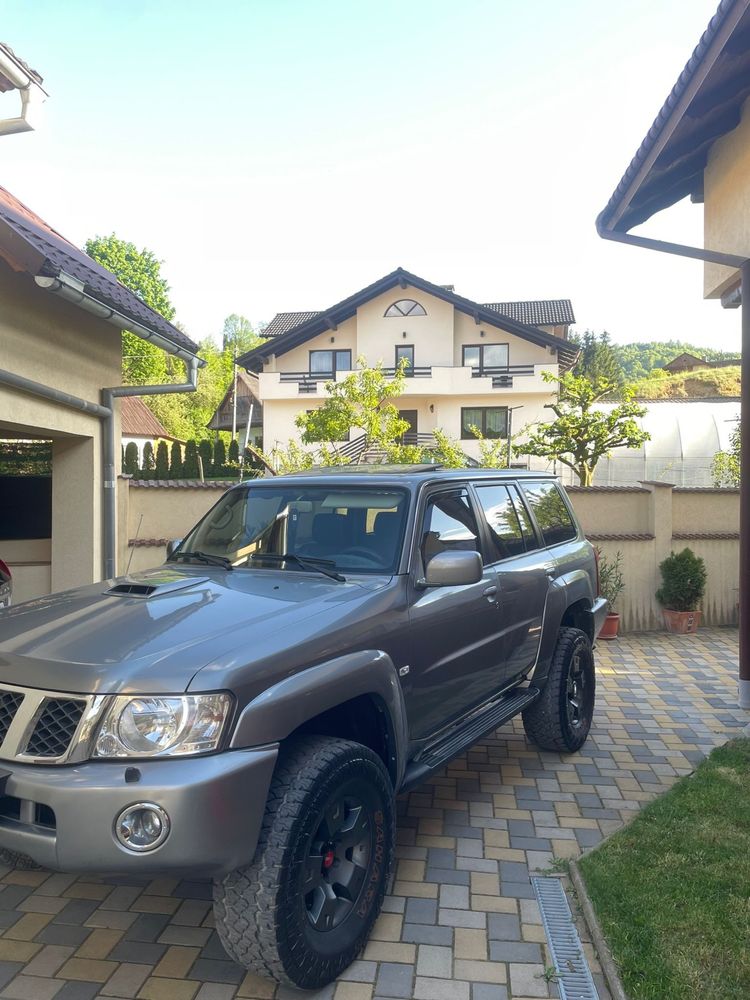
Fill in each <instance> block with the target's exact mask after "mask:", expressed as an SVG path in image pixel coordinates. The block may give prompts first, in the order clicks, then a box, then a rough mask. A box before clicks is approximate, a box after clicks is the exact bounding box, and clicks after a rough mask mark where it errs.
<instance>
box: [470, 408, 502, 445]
mask: <svg viewBox="0 0 750 1000" xmlns="http://www.w3.org/2000/svg"><path fill="white" fill-rule="evenodd" d="M472 427H477V428H479V430H480V431H481V432H482V437H486V438H506V437H507V436H508V407H507V406H462V407H461V439H462V440H463V441H472V440H474V434H473V433H472V431H471V428H472Z"/></svg>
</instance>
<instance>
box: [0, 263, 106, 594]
mask: <svg viewBox="0 0 750 1000" xmlns="http://www.w3.org/2000/svg"><path fill="white" fill-rule="evenodd" d="M0 302H1V303H2V309H1V310H0V368H5V369H8V370H9V371H11V372H14V373H15V374H18V375H22V376H24V377H26V378H29V379H33V380H34V381H35V382H41V383H42V384H44V385H47V386H51V387H53V388H57V389H62V390H64V391H65V392H68V393H71V394H72V395H75V396H79V397H81V398H83V399H86V400H88V401H90V402H92V403H98V402H100V399H99V392H100V389H101V388H102V387H104V386H111V385H118V384H119V382H120V381H121V377H120V350H121V349H120V333H119V331H118V330H116V329H115V328H114V327H113V326H111V325H109V324H108V323H105V322H103V321H102V320H99V319H97V318H96V317H94V316H91V315H89V314H88V313H85V312H83V311H82V310H80V309H78V308H76V307H75V306H73V305H71V304H70V303H68V302H65V301H64V300H63V299H60V298H59V297H57V296H54V295H52V294H51V293H50V292H46V291H43V290H42V289H39V288H37V286H36V285H35V284H34V282H33V279H32V278H30V277H29V276H28V275H26V274H16V273H14V272H13V271H11V270H10V268H9V267H8V265H7V264H5V263H4V262H3V261H0ZM101 432H102V426H101V422H100V420H99V419H98V418H97V417H95V416H90V415H88V414H85V413H81V412H79V411H77V410H72V409H69V408H68V407H66V406H61V405H58V404H56V403H52V402H47V401H46V400H44V399H41V398H39V397H36V396H31V395H29V394H27V393H24V392H21V391H17V390H13V389H7V388H5V387H4V386H0V436H3V435H5V436H11V437H19V436H24V437H34V438H40V439H48V440H49V439H51V440H52V442H53V446H52V539H51V552H50V563H51V565H50V568H49V571H48V573H49V580H47V575H46V572H47V571H45V572H44V573H42V572H35V573H34V574H28V573H26V572H25V571H24V576H25V577H26V578H27V579H28V580H30V579H31V576H32V575H33V577H34V581H35V582H34V584H33V586H32V585H31V584H30V585H29V587H28V588H27V589H28V590H30V591H34V592H33V593H28V596H38V594H40V593H45V592H48V591H49V590H50V589H52V590H60V589H64V588H66V587H69V586H75V585H77V584H81V583H90V582H93V581H94V580H98V579H100V578H101V568H102V550H101V520H102V510H101V496H102V460H101V452H102V445H101ZM117 460H118V461H119V456H117ZM0 532H1V527H0ZM27 561H28V560H27ZM31 561H34V560H31ZM23 587H24V588H25V587H26V584H25V583H24V584H23ZM36 587H39V588H40V589H39V590H36V589H35V588H36Z"/></svg>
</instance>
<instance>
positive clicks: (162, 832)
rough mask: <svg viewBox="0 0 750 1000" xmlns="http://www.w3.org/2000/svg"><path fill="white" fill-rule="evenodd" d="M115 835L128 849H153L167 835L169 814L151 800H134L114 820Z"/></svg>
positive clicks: (139, 850) (142, 850)
mask: <svg viewBox="0 0 750 1000" xmlns="http://www.w3.org/2000/svg"><path fill="white" fill-rule="evenodd" d="M115 836H116V837H117V839H118V841H119V842H120V843H121V844H122V846H123V847H125V848H127V849H128V850H129V851H138V852H141V853H142V852H144V851H155V850H156V848H157V847H160V846H161V845H162V844H163V843H164V841H165V840H166V839H167V837H168V836H169V816H168V815H167V814H166V812H165V811H164V810H163V809H162V808H161V806H157V805H155V804H154V803H153V802H136V803H135V805H132V806H128V807H127V809H123V811H122V812H121V813H120V815H119V816H118V817H117V819H116V820H115Z"/></svg>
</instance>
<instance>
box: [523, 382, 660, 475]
mask: <svg viewBox="0 0 750 1000" xmlns="http://www.w3.org/2000/svg"><path fill="white" fill-rule="evenodd" d="M542 377H543V378H544V380H545V381H546V382H557V384H558V395H557V401H556V402H554V403H548V404H547V407H548V408H549V409H551V410H552V412H553V413H554V414H555V417H556V420H554V421H552V423H548V424H539V425H537V426H536V428H535V429H534V430H533V432H532V434H531V436H530V437H529V438H528V440H527V441H525V442H524V443H523V444H520V445H514V446H513V452H514V454H516V455H537V456H539V457H540V458H546V459H549V460H550V461H552V460H556V461H559V462H562V463H563V465H567V466H568V468H570V469H573V471H574V472H575V473H576V475H577V476H578V479H579V481H580V483H581V485H582V486H591V483H592V481H593V477H594V470H595V469H596V466H597V463H598V462H599V460H600V459H601V458H603V457H604V456H605V455H608V454H609V452H611V451H612V449H613V448H622V447H624V448H639V447H640V446H641V445H642V444H643V443H644V442H645V441H648V440H649V437H650V435H649V434H648V433H647V432H646V431H644V430H641V428H640V427H639V426H638V423H637V418H638V417H642V416H643V415H644V414H645V412H646V408H645V407H643V406H640V405H639V404H638V403H636V402H634V400H633V390H632V388H631V387H630V386H628V385H624V386H622V387H621V389H620V396H621V402H620V403H618V405H617V406H614V407H613V408H612V409H611V410H609V411H603V410H601V409H595V408H594V407H595V404H596V403H597V402H599V401H600V400H601V399H602V398H603V397H605V396H608V395H610V394H611V393H612V392H614V391H615V389H616V386H615V384H614V383H613V382H610V381H609V380H608V379H600V380H599V381H598V382H592V381H590V380H589V379H588V378H586V377H585V376H581V375H576V374H574V373H573V372H565V373H564V374H563V375H560V376H559V377H558V376H555V375H553V374H552V373H551V372H543V373H542Z"/></svg>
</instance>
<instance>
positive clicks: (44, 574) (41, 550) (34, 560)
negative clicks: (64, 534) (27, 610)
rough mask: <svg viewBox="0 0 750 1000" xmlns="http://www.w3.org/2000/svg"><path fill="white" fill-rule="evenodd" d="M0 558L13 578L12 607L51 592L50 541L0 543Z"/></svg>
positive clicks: (45, 539)
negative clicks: (8, 568)
mask: <svg viewBox="0 0 750 1000" xmlns="http://www.w3.org/2000/svg"><path fill="white" fill-rule="evenodd" d="M0 554H2V558H3V562H6V563H7V564H8V566H9V567H10V571H11V573H12V574H13V603H14V604H20V603H21V602H22V601H29V600H31V598H32V597H39V596H41V595H42V594H49V593H50V592H51V590H52V574H51V562H52V542H51V540H50V539H49V538H26V539H23V540H20V539H19V540H13V541H5V542H3V541H0Z"/></svg>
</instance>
